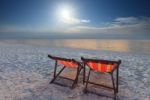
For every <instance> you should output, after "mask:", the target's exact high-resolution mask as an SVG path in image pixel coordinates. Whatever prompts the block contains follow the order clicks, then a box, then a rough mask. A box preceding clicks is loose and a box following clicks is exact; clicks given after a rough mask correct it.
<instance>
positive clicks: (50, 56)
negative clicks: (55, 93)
mask: <svg viewBox="0 0 150 100" xmlns="http://www.w3.org/2000/svg"><path fill="white" fill-rule="evenodd" d="M48 57H49V58H51V59H52V60H55V68H54V75H53V79H52V80H51V81H50V83H53V82H54V81H55V80H56V78H57V77H58V76H59V75H60V74H61V72H62V71H63V70H64V69H65V68H67V67H66V66H63V68H62V69H60V71H59V72H58V73H56V72H57V67H58V60H63V61H68V62H74V63H75V64H77V72H76V77H75V79H70V78H66V77H63V76H59V77H61V78H64V79H68V80H72V81H73V84H72V86H71V88H72V89H73V88H74V87H75V85H76V84H77V83H78V76H79V74H80V71H81V70H82V69H83V66H82V65H81V63H80V62H78V61H76V60H74V59H67V58H61V57H56V56H52V55H50V54H49V55H48Z"/></svg>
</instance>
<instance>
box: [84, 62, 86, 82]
mask: <svg viewBox="0 0 150 100" xmlns="http://www.w3.org/2000/svg"><path fill="white" fill-rule="evenodd" d="M85 75H86V70H85V64H84V66H83V84H84V83H85Z"/></svg>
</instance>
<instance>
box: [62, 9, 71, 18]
mask: <svg viewBox="0 0 150 100" xmlns="http://www.w3.org/2000/svg"><path fill="white" fill-rule="evenodd" d="M61 16H62V18H63V19H65V20H69V19H71V18H72V16H71V11H70V10H69V9H62V10H61Z"/></svg>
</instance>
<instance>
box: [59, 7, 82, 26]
mask: <svg viewBox="0 0 150 100" xmlns="http://www.w3.org/2000/svg"><path fill="white" fill-rule="evenodd" d="M57 13H58V14H59V15H58V16H59V20H60V21H61V22H63V23H65V24H76V23H79V20H78V19H77V18H76V17H75V16H74V15H75V14H74V10H73V8H72V7H67V6H65V7H61V8H60V9H59V11H58V12H57Z"/></svg>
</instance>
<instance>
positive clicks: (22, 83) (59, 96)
mask: <svg viewBox="0 0 150 100" xmlns="http://www.w3.org/2000/svg"><path fill="white" fill-rule="evenodd" d="M48 54H52V55H56V56H60V55H61V56H63V57H67V58H74V59H77V60H80V57H81V56H84V57H91V58H92V57H96V58H101V59H108V60H118V59H121V60H122V64H121V65H120V71H119V72H120V75H119V93H118V99H119V100H150V55H149V54H138V53H121V52H110V51H98V50H84V49H72V48H60V47H46V46H29V45H17V44H16V45H14V44H13V45H10V44H5V43H0V100H112V98H109V97H105V96H98V95H95V94H92V93H88V94H84V93H83V89H84V87H85V86H84V85H83V84H82V76H80V78H79V83H78V85H77V87H76V88H75V89H73V90H71V89H70V88H69V87H63V86H60V85H56V84H49V81H50V80H51V79H52V77H53V68H54V61H52V60H50V59H49V58H48V57H47V55H48ZM67 72H68V73H71V71H67ZM70 76H71V75H70ZM95 77H96V76H95ZM57 81H60V82H62V83H63V82H64V83H65V84H67V85H70V83H71V82H70V81H65V80H62V79H58V80H57ZM89 89H91V90H92V89H93V90H94V91H96V92H100V93H101V92H103V91H105V90H104V89H101V88H98V87H94V86H91V87H90V88H89Z"/></svg>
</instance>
